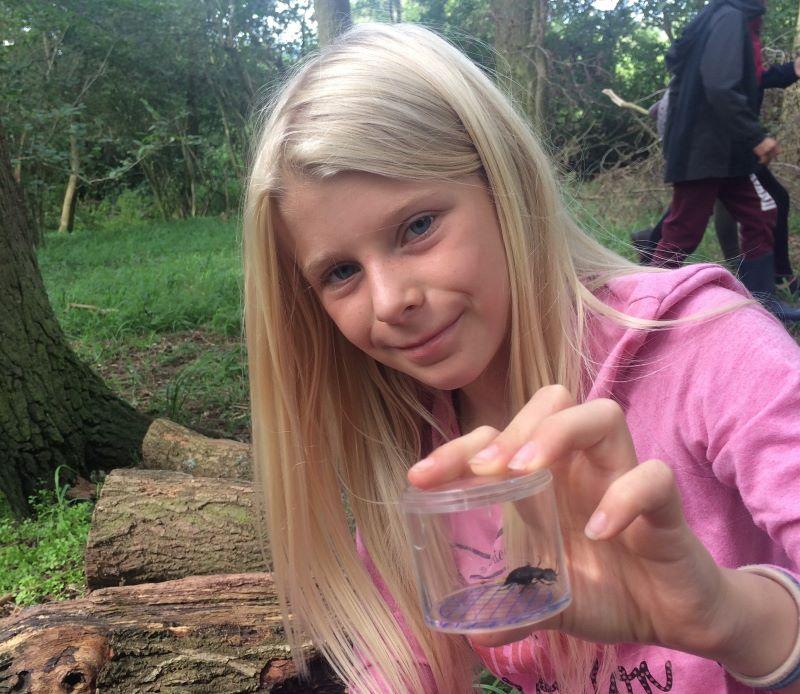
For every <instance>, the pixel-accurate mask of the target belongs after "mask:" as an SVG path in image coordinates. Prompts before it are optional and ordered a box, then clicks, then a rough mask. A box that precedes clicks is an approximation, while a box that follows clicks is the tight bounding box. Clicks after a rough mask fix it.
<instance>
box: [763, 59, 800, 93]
mask: <svg viewBox="0 0 800 694" xmlns="http://www.w3.org/2000/svg"><path fill="white" fill-rule="evenodd" d="M795 82H797V73H796V72H795V71H794V61H791V60H790V61H789V62H788V63H783V64H781V65H773V66H772V67H770V68H769V69H767V70H764V74H763V75H761V89H773V88H774V89H786V87H791V86H792V85H793V84H794V83H795Z"/></svg>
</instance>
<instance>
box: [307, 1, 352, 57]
mask: <svg viewBox="0 0 800 694" xmlns="http://www.w3.org/2000/svg"><path fill="white" fill-rule="evenodd" d="M314 14H315V15H316V17H317V36H318V39H319V45H320V47H322V46H327V45H328V44H329V43H330V42H331V41H333V39H335V38H336V37H337V36H338V35H339V34H341V33H342V32H343V31H346V30H347V29H349V28H350V26H351V25H352V24H353V20H352V17H351V16H350V0H315V2H314Z"/></svg>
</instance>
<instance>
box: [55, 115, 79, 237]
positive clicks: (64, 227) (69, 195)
mask: <svg viewBox="0 0 800 694" xmlns="http://www.w3.org/2000/svg"><path fill="white" fill-rule="evenodd" d="M79 171H80V155H79V153H78V137H77V136H76V134H75V128H74V127H73V126H70V130H69V179H68V180H67V190H66V191H65V192H64V202H63V204H62V205H61V221H60V222H59V225H58V231H59V233H62V234H63V233H64V232H70V233H72V229H73V227H74V224H75V199H76V197H77V192H78V172H79Z"/></svg>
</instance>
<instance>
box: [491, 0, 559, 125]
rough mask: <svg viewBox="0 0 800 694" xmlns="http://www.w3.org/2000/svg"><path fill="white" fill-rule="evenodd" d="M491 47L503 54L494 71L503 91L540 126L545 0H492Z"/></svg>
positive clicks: (544, 65)
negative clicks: (492, 27) (493, 36)
mask: <svg viewBox="0 0 800 694" xmlns="http://www.w3.org/2000/svg"><path fill="white" fill-rule="evenodd" d="M492 13H493V15H494V20H495V38H494V47H495V50H496V51H497V52H498V54H499V55H500V56H501V57H502V58H503V60H502V61H500V62H499V64H498V67H497V71H498V73H499V74H500V75H501V76H502V77H503V80H502V81H503V82H504V83H505V85H506V91H508V93H509V94H510V95H511V96H512V98H513V99H514V100H515V101H516V103H517V104H519V106H520V107H521V108H522V110H524V111H525V112H526V113H527V114H528V116H529V117H530V118H531V120H532V121H533V124H534V125H535V126H536V127H537V128H541V127H542V125H543V121H542V108H543V104H544V89H545V85H546V84H547V63H546V60H545V52H544V38H545V34H546V33H547V24H548V14H549V7H548V2H547V0H524V1H520V0H493V2H492Z"/></svg>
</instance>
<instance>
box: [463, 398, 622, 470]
mask: <svg viewBox="0 0 800 694" xmlns="http://www.w3.org/2000/svg"><path fill="white" fill-rule="evenodd" d="M543 390H544V389H543ZM537 395H538V393H537ZM565 403H566V398H565V396H564V394H563V393H560V392H552V393H548V394H546V395H545V397H543V398H542V400H541V401H540V402H537V398H536V397H534V398H533V399H532V400H531V401H530V402H529V403H528V405H526V407H525V408H523V410H522V411H520V414H519V415H518V417H516V418H515V420H514V422H512V425H513V424H514V423H515V422H516V421H517V420H518V419H519V420H520V424H519V427H512V426H509V428H508V429H506V430H505V431H504V432H502V433H501V434H500V435H498V436H497V438H496V439H495V440H494V441H493V442H492V446H490V449H491V453H492V455H493V456H494V457H493V458H492V460H491V461H484V460H480V459H479V460H475V459H473V460H471V461H470V465H471V467H472V470H473V472H475V474H498V473H499V472H502V471H503V470H504V469H505V468H506V467H507V468H508V469H509V470H511V471H512V472H517V473H528V472H533V471H534V470H538V469H541V468H543V467H548V466H550V465H552V464H554V463H556V462H558V461H561V460H569V459H570V458H571V456H572V454H574V453H577V452H579V451H581V452H583V454H584V455H585V456H586V457H587V458H588V459H589V461H590V462H591V463H592V464H593V465H594V466H595V467H596V468H598V469H601V470H605V471H607V472H610V473H613V474H618V473H621V472H623V471H625V470H628V469H630V468H632V467H633V466H635V465H636V451H635V449H634V447H633V441H632V439H631V435H630V432H629V431H628V425H627V423H626V421H625V415H624V413H623V411H622V408H621V407H620V406H619V405H618V404H617V403H615V402H614V401H613V400H607V399H604V398H600V399H597V400H590V401H589V402H587V403H584V404H582V405H574V406H572V407H570V406H565ZM529 408H530V410H531V411H530V412H526V410H528V409H529ZM480 455H481V454H478V457H479V456H480ZM612 476H613V475H612Z"/></svg>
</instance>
